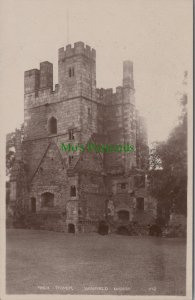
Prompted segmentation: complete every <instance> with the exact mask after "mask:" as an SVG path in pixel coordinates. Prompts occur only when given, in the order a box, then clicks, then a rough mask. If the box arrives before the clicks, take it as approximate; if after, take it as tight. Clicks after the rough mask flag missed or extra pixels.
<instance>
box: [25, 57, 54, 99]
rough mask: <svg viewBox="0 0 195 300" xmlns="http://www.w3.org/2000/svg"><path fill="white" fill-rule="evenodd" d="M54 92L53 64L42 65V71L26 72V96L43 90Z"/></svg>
mask: <svg viewBox="0 0 195 300" xmlns="http://www.w3.org/2000/svg"><path fill="white" fill-rule="evenodd" d="M48 88H50V89H51V90H53V64H52V63H50V62H49V61H44V62H41V63H40V70H38V69H31V70H28V71H25V72H24V94H29V93H34V92H37V91H38V90H41V89H48Z"/></svg>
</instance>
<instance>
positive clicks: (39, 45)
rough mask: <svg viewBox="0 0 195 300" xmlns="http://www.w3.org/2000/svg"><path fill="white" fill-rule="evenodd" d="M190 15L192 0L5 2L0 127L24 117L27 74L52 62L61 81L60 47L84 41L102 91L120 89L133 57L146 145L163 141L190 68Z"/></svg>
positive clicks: (0, 29) (0, 5) (1, 9)
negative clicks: (126, 65) (93, 58)
mask: <svg viewBox="0 0 195 300" xmlns="http://www.w3.org/2000/svg"><path fill="white" fill-rule="evenodd" d="M192 12H193V11H192V1H191V0H70V1H66V0H55V1H54V0H2V1H0V42H1V43H0V70H1V72H0V96H1V100H0V109H1V112H2V113H3V116H4V117H3V130H4V131H5V133H8V132H10V131H13V130H14V129H15V128H16V127H18V126H20V124H21V123H22V122H23V109H24V105H23V101H24V99H23V98H24V96H23V94H24V91H23V88H24V86H23V85H24V78H23V76H24V71H25V70H29V69H33V68H39V64H40V62H41V61H46V60H48V61H50V62H52V63H53V64H54V84H55V83H57V82H58V78H57V60H58V49H59V48H61V47H65V46H66V44H69V43H71V44H74V42H77V41H83V42H84V43H85V44H88V45H90V46H91V47H93V48H95V49H96V55H97V58H96V70H97V73H96V79H97V87H98V88H100V87H103V88H113V89H114V91H115V88H116V87H117V86H119V85H122V62H123V61H124V60H128V59H129V60H131V61H133V63H134V83H135V89H136V94H135V97H136V105H137V108H138V109H139V110H140V113H141V115H143V116H144V117H145V118H146V121H147V126H148V138H149V143H151V142H153V141H156V140H159V141H161V140H165V139H166V138H167V137H168V135H169V132H170V131H171V129H172V128H173V127H174V126H175V124H176V122H177V119H178V114H179V105H178V92H179V91H182V89H183V87H182V80H183V74H184V71H185V70H188V71H191V68H192ZM67 19H68V20H69V21H67ZM1 122H2V118H1ZM1 127H2V126H1Z"/></svg>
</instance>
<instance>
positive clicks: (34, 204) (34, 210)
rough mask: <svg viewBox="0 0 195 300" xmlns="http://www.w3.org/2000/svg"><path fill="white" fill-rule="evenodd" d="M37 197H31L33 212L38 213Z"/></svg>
mask: <svg viewBox="0 0 195 300" xmlns="http://www.w3.org/2000/svg"><path fill="white" fill-rule="evenodd" d="M36 210H37V208H36V198H34V197H32V198H31V212H32V213H36Z"/></svg>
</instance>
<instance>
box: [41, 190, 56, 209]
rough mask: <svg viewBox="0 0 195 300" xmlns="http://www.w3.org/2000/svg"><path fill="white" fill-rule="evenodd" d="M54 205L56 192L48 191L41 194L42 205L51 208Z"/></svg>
mask: <svg viewBox="0 0 195 300" xmlns="http://www.w3.org/2000/svg"><path fill="white" fill-rule="evenodd" d="M53 206H54V194H52V193H49V192H46V193H43V194H42V195H41V207H42V208H51V207H53Z"/></svg>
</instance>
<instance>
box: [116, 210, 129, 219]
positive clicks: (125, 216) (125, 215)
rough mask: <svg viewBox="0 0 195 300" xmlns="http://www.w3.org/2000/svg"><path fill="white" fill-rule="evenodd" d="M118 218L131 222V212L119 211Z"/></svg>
mask: <svg viewBox="0 0 195 300" xmlns="http://www.w3.org/2000/svg"><path fill="white" fill-rule="evenodd" d="M118 218H119V220H121V221H129V212H128V211H127V210H119V211H118Z"/></svg>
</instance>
